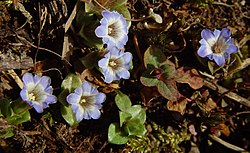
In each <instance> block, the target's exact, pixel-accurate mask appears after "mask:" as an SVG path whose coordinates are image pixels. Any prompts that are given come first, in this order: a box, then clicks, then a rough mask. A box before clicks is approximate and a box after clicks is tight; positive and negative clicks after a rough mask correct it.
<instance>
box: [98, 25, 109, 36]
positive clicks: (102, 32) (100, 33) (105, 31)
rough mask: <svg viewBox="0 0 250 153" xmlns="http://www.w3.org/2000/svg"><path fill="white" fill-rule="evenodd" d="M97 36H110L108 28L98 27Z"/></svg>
mask: <svg viewBox="0 0 250 153" xmlns="http://www.w3.org/2000/svg"><path fill="white" fill-rule="evenodd" d="M95 34H96V36H97V37H105V36H107V35H108V27H106V26H102V25H101V26H98V27H97V28H96V29H95Z"/></svg>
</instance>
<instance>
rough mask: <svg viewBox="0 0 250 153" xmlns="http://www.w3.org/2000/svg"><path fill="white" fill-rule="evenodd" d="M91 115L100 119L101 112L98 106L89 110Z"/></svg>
mask: <svg viewBox="0 0 250 153" xmlns="http://www.w3.org/2000/svg"><path fill="white" fill-rule="evenodd" d="M89 115H90V117H91V118H93V119H99V118H100V116H101V112H100V111H99V110H98V109H97V108H94V110H91V111H90V112H89Z"/></svg>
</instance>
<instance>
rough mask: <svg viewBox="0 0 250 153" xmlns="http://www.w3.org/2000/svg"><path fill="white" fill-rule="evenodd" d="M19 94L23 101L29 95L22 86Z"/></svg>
mask: <svg viewBox="0 0 250 153" xmlns="http://www.w3.org/2000/svg"><path fill="white" fill-rule="evenodd" d="M20 96H21V98H22V100H24V101H25V100H28V97H29V95H28V91H27V90H26V88H23V89H22V90H21V92H20Z"/></svg>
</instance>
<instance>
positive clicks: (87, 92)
mask: <svg viewBox="0 0 250 153" xmlns="http://www.w3.org/2000/svg"><path fill="white" fill-rule="evenodd" d="M66 100H67V102H68V103H69V104H70V105H71V108H72V111H73V112H74V113H75V115H76V120H77V121H78V122H80V121H81V120H82V119H86V120H89V119H99V118H100V116H101V112H100V109H101V108H102V104H101V103H103V102H104V101H105V100H106V95H105V94H104V93H101V92H99V91H98V90H97V89H96V88H95V87H94V86H92V85H91V84H90V83H89V82H87V81H85V82H83V83H82V85H81V87H79V88H76V89H75V91H74V93H71V94H69V95H68V96H67V98H66Z"/></svg>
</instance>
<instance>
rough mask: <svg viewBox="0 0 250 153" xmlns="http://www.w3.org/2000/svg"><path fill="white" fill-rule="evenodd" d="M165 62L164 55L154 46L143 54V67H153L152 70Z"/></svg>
mask: <svg viewBox="0 0 250 153" xmlns="http://www.w3.org/2000/svg"><path fill="white" fill-rule="evenodd" d="M165 60H166V56H165V55H164V53H163V52H162V51H161V50H160V49H159V48H157V47H155V46H150V47H149V48H148V49H147V50H146V52H145V53H144V65H145V67H146V68H148V66H150V65H151V66H153V67H154V68H159V65H160V64H161V63H163V62H164V61H165Z"/></svg>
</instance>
